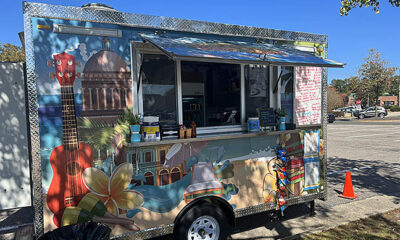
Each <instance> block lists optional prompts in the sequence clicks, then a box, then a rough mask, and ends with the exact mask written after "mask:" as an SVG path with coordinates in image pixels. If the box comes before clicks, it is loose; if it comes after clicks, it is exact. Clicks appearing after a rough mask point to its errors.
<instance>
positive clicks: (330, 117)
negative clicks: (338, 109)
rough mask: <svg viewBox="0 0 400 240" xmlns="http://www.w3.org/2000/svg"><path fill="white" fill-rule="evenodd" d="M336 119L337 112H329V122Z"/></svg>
mask: <svg viewBox="0 0 400 240" xmlns="http://www.w3.org/2000/svg"><path fill="white" fill-rule="evenodd" d="M335 120H336V118H335V114H333V113H328V122H329V123H333V122H334V121H335Z"/></svg>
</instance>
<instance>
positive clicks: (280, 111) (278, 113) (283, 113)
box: [276, 108, 287, 117]
mask: <svg viewBox="0 0 400 240" xmlns="http://www.w3.org/2000/svg"><path fill="white" fill-rule="evenodd" d="M276 114H277V115H278V116H280V117H285V116H286V115H287V111H286V109H284V108H283V109H278V110H277V111H276Z"/></svg>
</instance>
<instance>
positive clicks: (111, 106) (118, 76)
mask: <svg viewBox="0 0 400 240" xmlns="http://www.w3.org/2000/svg"><path fill="white" fill-rule="evenodd" d="M102 45H103V49H102V50H100V51H99V52H97V53H96V54H94V55H93V56H91V57H90V58H89V60H88V61H87V62H86V64H85V67H84V69H83V74H84V77H83V80H82V100H83V103H82V113H81V116H82V117H91V116H93V117H94V116H96V117H98V116H110V117H111V116H118V115H119V114H120V113H121V112H122V111H123V109H125V108H126V107H131V106H132V93H131V91H132V80H131V72H130V69H129V66H128V64H127V63H126V62H125V60H124V59H122V58H121V57H120V56H118V54H116V53H115V52H113V51H112V50H111V46H110V41H109V39H108V38H103V40H102Z"/></svg>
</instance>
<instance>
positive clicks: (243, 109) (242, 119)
mask: <svg viewBox="0 0 400 240" xmlns="http://www.w3.org/2000/svg"><path fill="white" fill-rule="evenodd" d="M244 71H245V64H240V123H241V124H242V126H243V125H244V124H246V90H245V88H246V84H245V72H244Z"/></svg>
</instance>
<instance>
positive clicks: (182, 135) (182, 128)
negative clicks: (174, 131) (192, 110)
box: [179, 125, 185, 139]
mask: <svg viewBox="0 0 400 240" xmlns="http://www.w3.org/2000/svg"><path fill="white" fill-rule="evenodd" d="M179 138H181V139H183V138H185V126H184V125H179Z"/></svg>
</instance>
